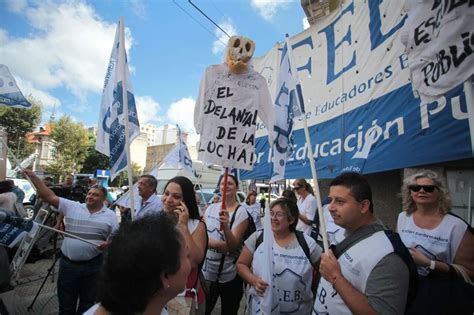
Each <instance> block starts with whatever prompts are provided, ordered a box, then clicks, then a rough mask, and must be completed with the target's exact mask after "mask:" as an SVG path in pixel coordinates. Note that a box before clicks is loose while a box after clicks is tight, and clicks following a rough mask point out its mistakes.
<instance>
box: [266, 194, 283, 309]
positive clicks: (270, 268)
mask: <svg viewBox="0 0 474 315" xmlns="http://www.w3.org/2000/svg"><path fill="white" fill-rule="evenodd" d="M263 220H264V221H263V222H264V223H263V242H262V245H261V246H263V261H264V262H265V263H264V264H263V265H264V266H265V267H264V268H262V280H263V281H265V282H266V283H267V284H268V286H267V288H266V290H265V294H264V295H263V297H262V302H261V311H262V314H271V313H272V308H273V313H274V314H279V313H280V307H279V304H278V299H276V301H273V296H274V292H273V272H274V264H273V241H274V237H273V231H272V223H271V216H270V206H269V203H268V201H267V202H266V205H265V216H264V219H263ZM274 304H276V306H274Z"/></svg>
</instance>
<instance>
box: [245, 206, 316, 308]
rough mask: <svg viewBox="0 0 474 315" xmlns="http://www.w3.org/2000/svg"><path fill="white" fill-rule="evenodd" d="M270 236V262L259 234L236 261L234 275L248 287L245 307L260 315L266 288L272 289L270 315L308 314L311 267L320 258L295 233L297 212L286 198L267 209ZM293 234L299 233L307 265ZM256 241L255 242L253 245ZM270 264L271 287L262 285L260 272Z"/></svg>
mask: <svg viewBox="0 0 474 315" xmlns="http://www.w3.org/2000/svg"><path fill="white" fill-rule="evenodd" d="M270 209H271V210H270V216H271V223H272V231H273V236H274V243H273V257H274V258H273V261H265V259H264V257H265V254H264V248H263V246H261V245H262V244H263V242H261V241H262V238H261V236H260V235H261V234H262V233H263V232H259V231H257V232H255V233H253V234H252V235H251V236H250V237H249V238H248V239H247V241H246V242H245V247H244V248H243V250H242V253H241V254H240V257H239V260H238V261H237V271H238V272H239V274H240V276H241V277H242V278H243V279H244V280H245V281H246V282H247V283H249V284H250V285H251V287H250V289H249V297H248V303H247V305H248V307H249V312H250V314H261V313H262V311H261V307H260V305H261V297H262V296H263V295H264V293H265V291H266V289H267V287H268V286H269V285H271V286H272V287H273V291H272V292H273V298H272V313H275V314H279V313H284V314H310V313H311V307H312V305H313V293H312V292H311V282H312V279H313V266H314V265H316V263H317V262H318V261H319V258H320V257H321V252H322V250H321V247H319V245H317V244H316V241H314V240H313V239H312V238H311V237H310V236H308V235H306V234H304V233H301V232H300V231H296V225H297V223H298V216H299V211H298V207H297V206H296V204H295V203H294V202H293V201H291V200H289V199H286V198H280V199H277V200H275V201H273V202H272V204H271V206H270ZM296 233H300V237H303V238H304V240H305V241H306V244H307V247H308V248H309V253H310V258H311V261H310V260H309V259H308V258H307V256H306V254H305V252H304V250H303V248H302V247H301V245H300V244H299V241H298V239H297V235H296ZM257 240H258V241H257ZM272 263H273V264H274V271H273V281H274V282H273V283H265V282H264V281H263V280H262V278H261V277H260V276H261V275H262V271H263V269H262V268H268V266H269V264H272Z"/></svg>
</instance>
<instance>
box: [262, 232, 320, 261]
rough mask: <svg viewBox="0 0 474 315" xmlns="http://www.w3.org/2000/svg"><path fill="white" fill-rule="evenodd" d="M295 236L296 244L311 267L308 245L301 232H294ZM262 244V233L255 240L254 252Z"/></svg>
mask: <svg viewBox="0 0 474 315" xmlns="http://www.w3.org/2000/svg"><path fill="white" fill-rule="evenodd" d="M295 234H296V240H297V241H298V244H300V246H301V248H302V249H303V252H304V254H305V256H306V258H308V260H309V263H310V264H311V265H312V263H311V254H310V253H309V246H308V243H307V242H306V239H305V238H304V234H303V232H302V231H298V230H296V231H295ZM262 243H263V232H262V233H260V235H259V236H258V237H257V239H256V240H255V250H257V247H259V246H260V244H262Z"/></svg>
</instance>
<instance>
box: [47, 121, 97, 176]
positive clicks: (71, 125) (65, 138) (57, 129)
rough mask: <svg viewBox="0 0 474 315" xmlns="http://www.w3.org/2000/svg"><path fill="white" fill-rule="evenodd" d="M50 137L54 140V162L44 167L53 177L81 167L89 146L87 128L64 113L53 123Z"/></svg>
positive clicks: (74, 171) (69, 172) (73, 171)
mask: <svg viewBox="0 0 474 315" xmlns="http://www.w3.org/2000/svg"><path fill="white" fill-rule="evenodd" d="M51 139H52V140H53V142H54V147H55V152H54V162H52V163H51V164H50V165H48V166H47V167H46V168H45V169H46V171H47V172H48V173H50V174H51V175H53V176H54V177H55V178H59V177H61V176H62V175H65V174H72V173H76V172H77V171H78V170H80V169H82V163H84V160H85V159H86V155H87V149H88V146H89V136H88V132H87V129H86V128H85V127H84V125H83V124H82V123H76V122H74V121H73V120H72V119H71V117H70V116H68V115H64V116H63V117H61V118H60V119H59V120H58V121H57V122H55V123H53V126H52V131H51Z"/></svg>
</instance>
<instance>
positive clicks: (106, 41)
mask: <svg viewBox="0 0 474 315" xmlns="http://www.w3.org/2000/svg"><path fill="white" fill-rule="evenodd" d="M192 3H194V4H195V5H196V6H198V7H199V8H200V9H201V10H202V11H204V12H205V13H206V14H207V15H208V16H209V17H210V18H212V20H214V21H215V22H216V23H217V24H219V25H220V27H221V28H223V29H224V30H225V31H226V32H227V33H228V34H230V35H231V36H232V35H242V36H247V37H249V38H251V39H252V40H254V41H255V43H256V50H255V54H254V56H255V57H258V56H262V55H264V54H265V53H266V52H268V51H269V50H270V49H271V48H272V46H273V45H275V44H276V43H277V42H278V41H282V40H284V36H285V34H286V33H288V34H289V35H290V36H294V35H296V34H298V33H300V32H302V31H303V30H304V29H305V28H306V27H307V21H306V19H305V15H304V11H303V9H302V8H301V4H300V0H193V1H192ZM120 16H123V17H124V21H125V33H126V46H127V54H128V60H129V64H130V71H131V81H132V85H133V92H134V94H135V100H136V104H137V110H138V117H139V121H140V124H142V125H144V124H147V123H151V124H154V125H156V126H163V125H164V124H179V125H180V126H181V128H182V129H183V130H185V131H187V132H190V133H191V135H192V134H193V133H194V127H193V122H192V121H193V110H194V102H195V98H196V96H197V94H198V89H199V83H200V80H201V76H202V75H203V73H204V70H205V68H206V67H208V66H209V65H212V64H218V63H221V62H222V61H223V58H224V50H225V45H226V43H227V39H228V37H227V35H225V34H224V33H223V32H222V31H220V30H219V29H218V28H217V27H216V26H214V25H213V24H212V23H211V22H210V21H209V20H207V19H206V18H205V17H204V16H203V15H202V14H200V13H199V12H198V11H197V10H196V9H195V8H194V7H193V6H192V5H191V3H189V1H188V0H120V1H118V0H101V1H99V0H97V1H72V0H71V1H53V0H51V1H50V0H38V1H27V0H0V64H5V65H7V66H8V68H9V69H10V72H11V73H12V74H13V75H14V77H15V79H16V81H17V84H18V85H19V87H20V90H21V91H22V92H23V94H24V95H31V96H33V97H34V98H35V99H36V100H39V101H40V102H41V103H42V105H43V117H42V120H43V122H47V121H48V120H49V119H50V117H51V114H52V113H54V116H55V117H56V119H58V118H59V117H61V116H62V115H69V116H71V117H72V118H73V119H74V120H75V121H77V122H82V123H83V124H84V125H85V126H87V127H96V126H97V120H98V114H99V106H100V101H101V95H102V87H103V83H104V78H105V72H106V69H107V65H108V62H109V57H110V52H111V50H112V44H113V40H114V35H115V30H116V25H117V21H118V19H119V17H120Z"/></svg>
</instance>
